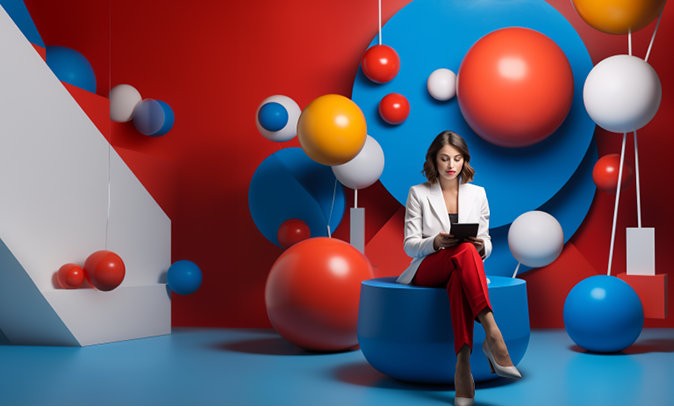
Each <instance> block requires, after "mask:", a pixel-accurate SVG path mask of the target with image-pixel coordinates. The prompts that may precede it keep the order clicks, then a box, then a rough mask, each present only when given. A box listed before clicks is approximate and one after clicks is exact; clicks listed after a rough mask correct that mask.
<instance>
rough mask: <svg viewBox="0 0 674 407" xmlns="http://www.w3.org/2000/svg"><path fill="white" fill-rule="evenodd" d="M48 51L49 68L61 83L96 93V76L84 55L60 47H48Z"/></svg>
mask: <svg viewBox="0 0 674 407" xmlns="http://www.w3.org/2000/svg"><path fill="white" fill-rule="evenodd" d="M46 51H47V52H46V54H47V66H49V68H50V69H51V70H52V72H54V75H56V77H57V78H58V79H59V80H60V81H62V82H66V83H69V84H71V85H74V86H77V87H78V88H82V89H84V90H88V91H89V92H92V93H96V74H95V73H94V68H92V66H91V64H90V63H89V61H88V60H87V59H86V58H85V57H84V55H82V54H80V53H79V52H77V51H75V50H74V49H71V48H66V47H61V46H59V45H50V46H47V48H46Z"/></svg>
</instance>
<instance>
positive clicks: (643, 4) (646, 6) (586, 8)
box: [571, 0, 667, 34]
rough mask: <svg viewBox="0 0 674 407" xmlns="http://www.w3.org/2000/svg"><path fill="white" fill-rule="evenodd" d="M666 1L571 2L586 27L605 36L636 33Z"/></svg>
mask: <svg viewBox="0 0 674 407" xmlns="http://www.w3.org/2000/svg"><path fill="white" fill-rule="evenodd" d="M666 2H667V0H571V4H573V7H574V8H575V9H576V12H577V13H578V15H579V16H580V18H582V19H583V20H584V21H585V22H586V23H587V24H588V25H590V26H591V27H593V28H595V29H597V30H599V31H602V32H605V33H607V34H627V33H628V32H629V31H630V29H631V31H632V32H636V31H639V30H641V29H642V28H644V27H646V26H647V25H648V24H650V23H651V22H653V20H655V19H656V18H657V17H658V15H659V14H660V12H661V11H662V9H663V8H664V7H665V3H666Z"/></svg>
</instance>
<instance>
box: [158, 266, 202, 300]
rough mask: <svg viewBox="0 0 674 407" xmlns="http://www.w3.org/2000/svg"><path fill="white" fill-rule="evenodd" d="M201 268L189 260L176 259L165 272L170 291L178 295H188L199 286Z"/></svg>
mask: <svg viewBox="0 0 674 407" xmlns="http://www.w3.org/2000/svg"><path fill="white" fill-rule="evenodd" d="M202 278H203V277H202V275H201V269H200V268H199V266H197V265H196V264H195V263H194V262H192V261H189V260H178V261H176V262H175V263H173V264H171V267H169V269H168V272H167V273H166V283H167V284H168V286H169V288H170V289H171V291H173V292H174V293H176V294H180V295H190V294H192V293H194V292H195V291H197V290H198V289H199V287H201V281H202Z"/></svg>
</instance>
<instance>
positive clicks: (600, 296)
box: [564, 276, 644, 353]
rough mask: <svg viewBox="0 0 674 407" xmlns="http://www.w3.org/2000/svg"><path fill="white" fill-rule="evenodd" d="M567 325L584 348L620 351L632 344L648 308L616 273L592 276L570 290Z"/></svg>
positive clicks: (605, 351) (565, 303)
mask: <svg viewBox="0 0 674 407" xmlns="http://www.w3.org/2000/svg"><path fill="white" fill-rule="evenodd" d="M564 327H565V328H566V332H567V333H568V334H569V336H570V337H571V339H572V340H573V341H574V342H575V343H576V344H577V345H578V346H580V347H581V348H584V349H587V350H589V351H593V352H603V353H610V352H619V351H621V350H623V349H626V348H628V347H629V346H631V345H632V344H633V343H634V342H635V341H636V340H637V338H638V337H639V335H640V334H641V330H642V328H643V327H644V309H643V306H642V305H641V300H640V299H639V296H638V295H637V293H636V292H635V291H634V289H633V288H632V287H630V285H629V284H627V283H626V282H624V281H622V280H621V279H619V278H617V277H613V276H592V277H588V278H586V279H585V280H582V281H581V282H580V283H578V284H576V286H575V287H573V289H572V290H571V292H569V295H568V296H567V297H566V301H565V302H564Z"/></svg>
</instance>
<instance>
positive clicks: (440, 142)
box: [421, 130, 475, 184]
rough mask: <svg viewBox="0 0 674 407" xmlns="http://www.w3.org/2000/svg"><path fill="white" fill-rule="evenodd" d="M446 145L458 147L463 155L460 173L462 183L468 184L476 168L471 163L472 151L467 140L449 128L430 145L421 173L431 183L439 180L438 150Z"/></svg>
mask: <svg viewBox="0 0 674 407" xmlns="http://www.w3.org/2000/svg"><path fill="white" fill-rule="evenodd" d="M446 145H450V146H452V147H454V148H456V149H457V150H459V152H460V153H461V155H462V156H463V168H462V169H461V174H459V176H460V177H461V183H462V184H467V183H469V182H471V181H472V180H473V177H474V176H475V169H474V168H473V167H471V166H470V164H469V163H470V153H469V152H468V145H466V141H465V140H464V139H463V137H461V136H459V135H458V134H456V133H454V132H453V131H449V130H445V131H443V132H442V133H440V134H438V136H437V137H436V138H435V140H433V142H432V143H431V145H430V147H428V152H426V162H425V163H424V169H423V170H422V171H421V173H422V174H423V175H424V177H426V179H427V180H428V182H430V183H431V184H434V183H435V182H436V181H437V180H438V167H437V164H436V159H437V157H438V152H439V151H440V150H441V149H442V147H444V146H446Z"/></svg>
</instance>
